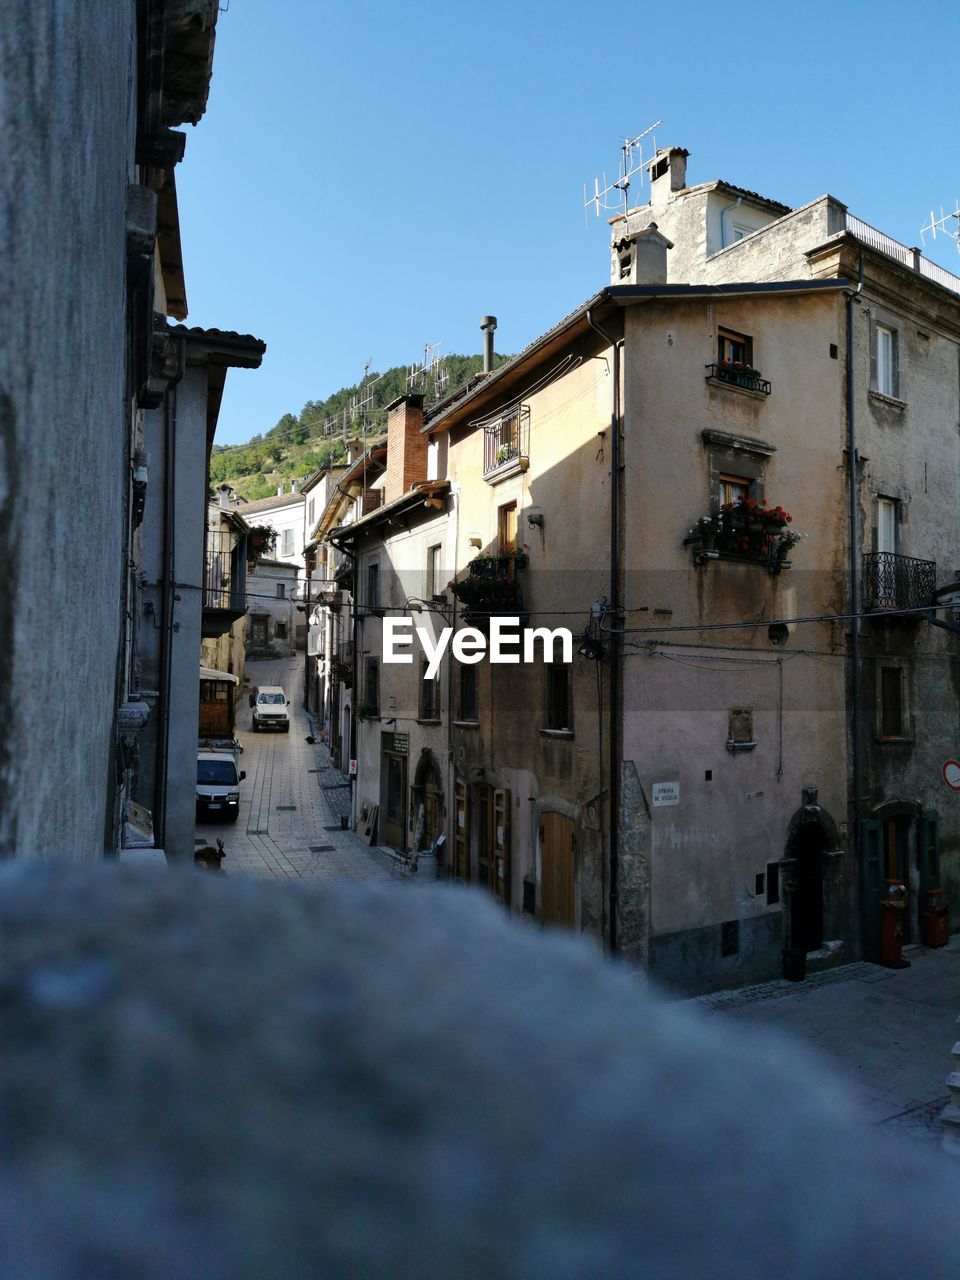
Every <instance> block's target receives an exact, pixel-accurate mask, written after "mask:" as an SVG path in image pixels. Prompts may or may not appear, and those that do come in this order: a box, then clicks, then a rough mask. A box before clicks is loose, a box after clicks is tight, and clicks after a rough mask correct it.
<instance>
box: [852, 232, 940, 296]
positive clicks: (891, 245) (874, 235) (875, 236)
mask: <svg viewBox="0 0 960 1280" xmlns="http://www.w3.org/2000/svg"><path fill="white" fill-rule="evenodd" d="M846 229H847V231H849V232H850V234H851V235H854V236H856V238H857V239H858V240H860V241H862V243H863V244H866V245H869V246H870V248H871V249H877V250H879V252H880V253H885V254H886V255H887V256H888V257H890V258H893V259H894V260H895V261H896V262H899V263H900V264H901V265H902V266H904V267H909V268H910V269H911V270H913V271H917V272H919V273H920V275H922V276H925V277H926V278H927V279H928V280H932V281H934V283H935V284H939V285H942V286H943V288H944V289H949V290H950V291H951V292H952V293H960V276H955V275H954V274H953V272H952V271H947V269H946V268H945V267H941V266H939V265H938V264H937V263H936V262H931V261H930V259H929V258H925V257H924V256H923V254H922V253H921V252H920V250H919V249H916V248H907V246H906V245H905V244H901V243H900V241H899V240H894V238H893V237H892V236H888V235H885V234H884V233H883V232H882V231H878V230H877V228H876V227H871V226H870V224H869V222H863V221H862V220H861V219H860V218H855V217H854V216H853V214H852V213H847V215H846Z"/></svg>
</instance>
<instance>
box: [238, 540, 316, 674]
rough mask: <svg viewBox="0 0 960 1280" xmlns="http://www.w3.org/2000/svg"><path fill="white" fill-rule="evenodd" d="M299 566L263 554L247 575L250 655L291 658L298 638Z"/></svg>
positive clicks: (247, 630)
mask: <svg viewBox="0 0 960 1280" xmlns="http://www.w3.org/2000/svg"><path fill="white" fill-rule="evenodd" d="M297 579H298V574H297V567H296V565H294V564H287V563H284V562H283V561H282V560H274V559H273V557H272V556H270V557H261V559H259V560H258V561H257V564H256V567H255V568H254V569H253V570H252V571H251V572H250V574H249V575H248V577H247V599H248V608H247V621H246V630H245V645H246V654H247V657H248V658H289V657H291V656H292V655H293V653H294V648H295V641H296V637H297V626H298V619H299V618H300V617H301V616H302V615H300V614H298V613H297V600H298V594H297Z"/></svg>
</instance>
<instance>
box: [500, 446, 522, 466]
mask: <svg viewBox="0 0 960 1280" xmlns="http://www.w3.org/2000/svg"><path fill="white" fill-rule="evenodd" d="M516 456H517V446H516V445H515V444H514V443H512V442H511V443H509V444H502V445H501V446H500V448H499V449H498V450H497V466H498V467H500V466H503V464H504V463H505V462H509V461H510V460H511V458H515V457H516Z"/></svg>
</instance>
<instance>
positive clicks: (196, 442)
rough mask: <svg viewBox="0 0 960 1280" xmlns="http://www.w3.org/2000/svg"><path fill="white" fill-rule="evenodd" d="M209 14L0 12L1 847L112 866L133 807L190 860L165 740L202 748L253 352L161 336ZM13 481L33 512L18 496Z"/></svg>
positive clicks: (175, 278) (155, 4) (174, 753)
mask: <svg viewBox="0 0 960 1280" xmlns="http://www.w3.org/2000/svg"><path fill="white" fill-rule="evenodd" d="M217 14H218V7H217V4H216V3H215V0H152V2H151V3H149V4H147V3H144V4H137V3H134V0H122V2H121V3H116V4H110V5H93V6H70V7H68V9H67V10H64V11H62V12H61V11H60V10H54V9H53V8H52V7H51V6H48V5H36V4H29V3H26V2H25V0H14V3H13V7H12V9H10V10H9V11H8V12H7V13H6V14H5V38H4V46H3V51H2V53H0V133H2V136H3V139H4V166H3V174H2V177H0V183H2V185H3V191H4V195H5V198H4V199H3V200H2V201H0V328H2V330H3V333H4V335H5V336H4V342H3V343H2V344H0V431H2V438H3V446H2V449H0V454H2V458H0V466H2V479H0V495H5V497H0V506H3V504H4V503H7V504H8V505H7V506H6V507H5V508H4V510H3V518H2V519H0V546H2V550H3V555H4V562H5V565H6V568H7V572H8V578H9V590H8V591H7V593H6V595H5V598H4V602H3V606H2V608H0V640H2V643H3V649H4V654H5V658H6V662H7V679H6V680H5V681H4V683H3V691H2V692H0V711H2V716H3V722H4V736H3V742H2V744H0V853H2V854H5V855H22V856H57V855H62V856H69V857H71V858H95V857H97V856H102V855H103V854H104V853H105V852H106V853H113V852H115V851H116V850H117V849H118V847H119V846H120V845H121V842H122V839H123V831H124V827H125V822H124V819H125V818H126V817H127V816H128V812H129V805H130V803H131V802H132V801H134V800H136V801H140V802H141V803H143V804H145V805H146V807H147V808H148V809H150V810H152V812H153V827H154V838H155V840H156V842H157V844H160V843H161V842H164V843H167V844H168V851H169V852H170V853H171V854H172V855H173V856H178V855H182V856H184V857H186V856H188V855H189V854H190V853H191V851H192V829H191V830H188V829H187V822H186V819H185V816H184V813H183V812H182V810H183V807H184V806H183V805H182V804H181V803H180V801H179V800H178V799H177V797H179V796H180V795H181V793H183V790H184V788H187V792H186V794H187V796H188V799H189V802H190V804H191V805H192V796H193V789H194V784H195V778H194V776H193V750H194V746H195V743H194V744H191V745H190V746H189V748H188V751H189V754H188V755H187V757H186V763H185V764H184V758H183V755H182V752H181V753H178V747H179V744H178V743H177V742H176V741H175V736H176V734H177V733H178V732H179V726H187V728H186V729H185V730H184V732H187V736H188V737H189V732H188V730H189V725H190V723H191V720H190V716H191V712H192V717H193V720H192V724H193V730H192V733H193V738H194V740H195V737H196V715H197V680H198V667H199V654H200V630H201V626H200V617H201V592H202V572H203V557H204V509H205V503H206V465H207V457H208V453H209V447H210V440H211V439H212V435H213V431H214V429H215V427H216V420H217V413H218V409H219V403H220V396H221V394H222V389H223V384H224V378H225V375H226V369H227V368H228V367H231V366H235V365H242V366H245V367H252V366H255V365H256V364H258V363H259V361H260V359H261V357H262V354H263V350H264V347H263V344H262V343H260V342H258V341H257V340H255V339H252V338H249V337H247V336H244V335H237V334H229V333H221V332H219V331H202V330H196V329H186V328H184V327H183V326H181V325H177V324H175V323H170V322H171V321H173V322H176V321H182V320H183V319H185V318H186V314H187V305H186V290H185V286H184V279H183V265H182V257H181V250H180V227H179V217H178V211H177V199H176V184H175V177H174V173H175V168H176V165H177V164H178V163H179V162H180V160H181V158H182V156H183V153H184V146H185V141H186V139H185V135H184V134H183V133H182V132H178V131H177V129H176V126H178V125H181V124H185V123H191V124H196V123H197V121H198V120H200V118H201V117H202V115H203V112H204V109H205V106H206V101H207V93H208V87H209V81H210V75H211V67H212V58H213V44H214V33H215V26H216V20H217ZM52 175H56V189H55V190H54V189H53V188H52V187H51V183H52V182H53V176H52ZM51 458H54V459H56V461H57V467H56V468H55V469H53V470H51V468H50V465H49V462H50V459H51ZM61 471H67V472H69V474H71V475H74V476H78V477H82V483H83V488H84V495H85V501H84V508H83V526H82V532H81V533H79V534H78V525H77V514H76V511H75V509H74V508H72V507H70V506H69V505H65V504H63V503H62V502H59V501H57V500H56V497H55V495H54V493H53V491H52V490H51V493H50V494H46V493H45V492H44V488H43V485H44V481H43V480H42V477H44V476H48V477H49V484H50V485H55V483H56V479H55V477H56V475H58V474H60V473H61ZM26 476H29V477H31V483H30V493H31V499H32V500H31V501H30V502H29V503H23V502H16V503H14V500H13V498H14V495H16V494H18V493H22V492H23V491H24V490H25V481H24V477H26ZM38 477H41V479H40V480H39V481H38V479H37V478H38ZM41 546H42V547H43V548H44V549H45V550H44V554H43V555H42V556H39V555H37V552H36V549H37V548H38V547H41ZM175 583H176V584H177V587H176V588H174V585H173V584H175ZM179 584H185V585H184V586H183V588H182V589H181V587H180V585H179ZM37 600H43V601H44V607H43V608H42V609H37V608H36V607H35V604H34V603H31V602H35V601H37ZM78 600H79V601H81V602H82V606H81V607H80V608H78V607H77V601H78ZM43 652H56V653H69V654H70V677H69V681H68V682H67V683H66V684H64V683H63V682H59V681H47V682H45V683H44V682H40V685H39V686H38V683H37V680H36V663H37V654H38V653H43ZM25 687H29V688H30V689H31V691H32V692H31V696H30V698H28V699H27V698H23V697H22V696H18V691H22V689H23V688H25ZM184 717H185V719H184ZM175 811H176V812H175ZM168 837H169V840H168Z"/></svg>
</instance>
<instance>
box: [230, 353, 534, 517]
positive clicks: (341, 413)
mask: <svg viewBox="0 0 960 1280" xmlns="http://www.w3.org/2000/svg"><path fill="white" fill-rule="evenodd" d="M509 359H511V357H510V356H506V355H503V356H501V355H497V356H495V357H494V360H495V367H496V368H499V367H500V366H501V365H502V364H504V363H505V362H506V361H507V360H509ZM444 365H445V367H446V370H447V375H448V379H447V385H446V388H445V390H444V395H445V396H449V395H450V394H451V392H453V391H454V390H456V388H457V387H460V386H462V385H463V384H464V383H465V382H467V381H468V380H469V379H470V378H472V377H473V375H474V374H475V373H479V372H480V370H481V369H482V368H483V357H482V356H480V355H475V356H460V355H449V356H447V357H445V359H444ZM408 373H409V369H408V368H407V366H406V365H395V366H394V367H393V368H392V369H388V370H387V371H386V373H383V374H379V373H375V372H371V373H370V374H369V375H368V377H367V379H366V381H365V382H363V383H355V384H354V385H353V386H350V387H341V388H340V390H339V391H335V392H334V393H333V395H331V396H327V398H326V399H325V400H308V401H307V403H306V404H305V405H304V406H303V408H302V409H301V410H300V412H299V414H294V413H285V414H284V415H283V417H282V418H281V419H280V421H279V422H278V423H277V424H276V426H274V427H271V428H270V430H269V431H267V432H265V433H264V434H263V435H255V436H254V437H253V439H252V440H249V441H248V442H247V443H246V444H228V445H214V446H213V453H212V456H211V458H210V484H211V486H212V487H213V488H216V486H217V485H220V484H224V483H226V484H229V485H230V486H231V487H232V488H233V489H234V491H235V492H236V493H238V494H239V495H240V497H242V498H245V499H246V500H247V501H248V502H253V501H254V500H255V499H257V498H267V497H269V496H270V495H271V494H274V493H276V491H277V486H278V485H279V484H283V485H284V487H285V488H289V486H290V482H291V481H292V480H304V479H306V477H307V476H309V475H311V474H312V473H313V472H314V471H316V470H317V468H318V467H324V466H328V465H329V464H330V463H331V462H338V461H340V460H341V459H342V458H344V457H345V456H346V445H345V441H346V440H347V439H349V438H352V437H355V436H358V435H360V434H361V433H362V432H363V430H364V426H365V430H366V435H367V438H368V440H369V439H375V438H376V437H377V436H379V435H382V434H383V432H384V431H385V430H386V418H387V414H386V406H387V405H388V404H389V403H390V402H391V401H392V400H395V399H396V398H397V396H400V395H403V393H404V392H405V391H406V390H407V375H408ZM419 390H421V391H422V392H423V394H424V397H425V399H426V402H427V404H430V402H431V401H434V400H437V399H439V398H440V397H439V396H438V394H437V387H436V386H435V383H434V375H433V373H432V372H429V371H428V372H427V373H426V374H425V375H424V376H423V379H422V385H421V386H420V387H419ZM363 401H366V402H367V403H366V410H365V412H363V413H362V414H361V410H360V408H359V406H360V405H361V404H362V402H363ZM364 419H365V423H364Z"/></svg>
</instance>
